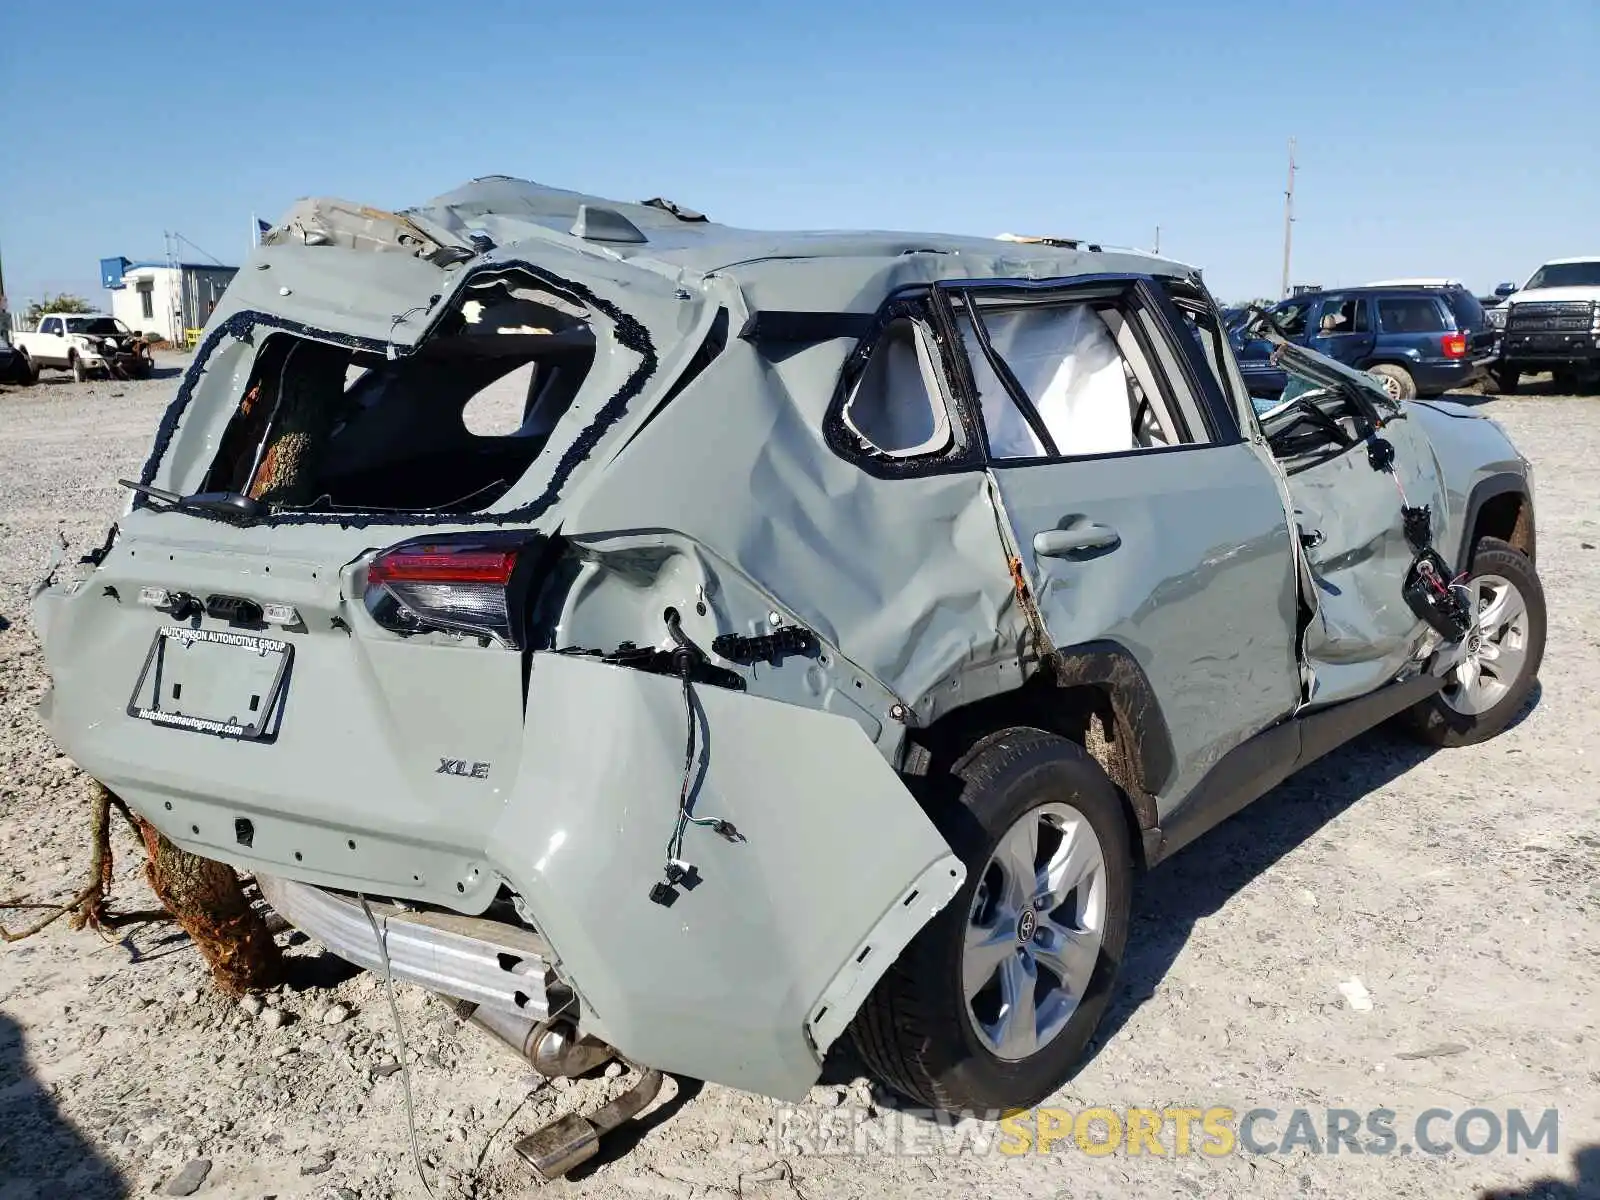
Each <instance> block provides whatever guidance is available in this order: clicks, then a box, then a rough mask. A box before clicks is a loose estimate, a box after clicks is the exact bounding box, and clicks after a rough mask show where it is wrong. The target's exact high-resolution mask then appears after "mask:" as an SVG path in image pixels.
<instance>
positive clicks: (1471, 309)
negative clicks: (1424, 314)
mask: <svg viewBox="0 0 1600 1200" xmlns="http://www.w3.org/2000/svg"><path fill="white" fill-rule="evenodd" d="M1445 301H1446V302H1447V303H1448V304H1449V305H1450V311H1451V312H1453V313H1454V314H1455V318H1456V328H1458V329H1461V330H1463V331H1468V332H1470V331H1474V330H1478V329H1482V328H1483V327H1484V326H1485V325H1486V324H1488V321H1489V318H1488V317H1486V316H1485V315H1484V312H1483V305H1481V304H1479V303H1478V298H1477V297H1476V296H1474V295H1473V294H1472V293H1471V292H1469V291H1466V290H1464V289H1462V288H1454V289H1452V290H1450V291H1448V292H1446V293H1445Z"/></svg>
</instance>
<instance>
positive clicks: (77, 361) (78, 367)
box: [67, 354, 89, 383]
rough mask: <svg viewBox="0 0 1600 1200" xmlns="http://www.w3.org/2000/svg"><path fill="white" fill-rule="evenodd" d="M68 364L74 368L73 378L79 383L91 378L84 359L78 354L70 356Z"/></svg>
mask: <svg viewBox="0 0 1600 1200" xmlns="http://www.w3.org/2000/svg"><path fill="white" fill-rule="evenodd" d="M67 364H68V365H69V366H70V367H71V368H72V377H73V378H74V379H76V380H77V381H78V382H79V383H82V382H83V381H84V380H86V379H88V378H89V372H88V371H87V370H85V369H84V366H83V359H81V358H79V357H78V356H77V355H76V354H72V355H68V357H67Z"/></svg>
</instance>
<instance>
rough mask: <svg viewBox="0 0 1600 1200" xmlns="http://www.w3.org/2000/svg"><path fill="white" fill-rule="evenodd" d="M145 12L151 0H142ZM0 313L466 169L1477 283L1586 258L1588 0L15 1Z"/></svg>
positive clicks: (1598, 34) (10, 13) (1242, 270)
mask: <svg viewBox="0 0 1600 1200" xmlns="http://www.w3.org/2000/svg"><path fill="white" fill-rule="evenodd" d="M141 9H142V11H141ZM0 121H3V125H0V128H3V129H4V131H5V137H4V152H3V153H0V256H3V257H0V261H3V264H4V271H5V282H6V290H7V292H8V293H9V297H10V301H11V306H12V307H13V309H20V308H21V307H22V306H23V305H22V303H21V301H24V300H26V299H28V298H36V297H37V296H38V295H39V294H41V293H43V292H45V291H51V292H55V291H61V290H67V291H72V292H76V293H78V294H80V295H84V296H87V297H88V298H90V299H91V300H96V301H99V302H100V303H105V302H106V301H107V293H104V292H102V291H100V290H99V286H98V274H97V268H98V261H99V260H100V259H101V258H103V257H110V256H114V255H125V256H127V257H128V258H131V259H135V260H137V259H160V258H162V257H163V256H164V245H163V233H164V232H165V231H169V230H171V231H176V232H178V233H181V234H182V235H183V236H184V237H185V238H186V239H188V240H189V242H190V243H191V244H192V246H193V247H198V250H196V249H191V248H186V249H185V255H186V257H188V258H191V259H194V260H196V261H206V260H207V256H208V255H209V256H214V257H216V258H220V259H221V260H223V261H225V262H227V263H229V264H236V263H238V262H240V261H241V260H242V259H243V258H244V257H245V255H246V254H248V252H249V247H250V232H251V214H252V213H259V214H260V215H262V216H263V217H265V218H267V219H269V220H272V219H276V218H277V217H278V216H280V215H281V214H282V213H283V212H284V211H285V210H286V209H287V208H288V206H289V205H290V204H291V203H292V202H293V201H294V200H295V199H296V198H297V197H301V196H307V195H334V196H340V197H344V198H346V199H352V200H357V201H360V202H363V203H369V204H374V205H377V206H379V207H384V208H403V207H406V206H408V205H412V204H417V203H420V202H423V201H425V200H427V199H428V198H430V197H432V196H435V195H438V194H440V193H442V192H445V191H447V190H449V189H450V188H452V187H454V186H456V185H457V184H459V183H462V182H465V181H466V180H467V179H470V178H472V177H474V176H479V175H488V174H507V175H516V176H521V177H524V178H528V179H534V180H537V181H539V182H542V183H548V184H553V185H556V186H561V187H568V188H573V189H576V190H580V191H586V192H591V193H597V194H600V195H606V196H612V197H615V198H618V199H632V200H637V199H643V198H645V197H648V196H657V195H661V196H666V197H668V198H670V199H673V200H675V201H677V202H679V203H681V204H684V205H686V206H689V207H691V208H696V209H699V210H700V211H702V212H705V213H708V214H709V215H711V216H712V217H713V219H715V220H719V221H724V222H727V223H729V224H734V225H743V226H749V227H757V228H763V227H764V228H881V229H910V230H919V231H939V232H951V233H970V234H980V235H993V234H998V233H1001V232H1019V233H1043V234H1055V235H1063V236H1074V237H1084V238H1089V239H1092V240H1098V241H1102V242H1104V243H1107V244H1116V245H1124V246H1136V247H1141V248H1149V247H1151V246H1152V244H1153V243H1154V241H1155V238H1156V229H1157V226H1159V227H1160V247H1161V250H1162V251H1163V252H1164V253H1166V254H1169V255H1171V256H1173V257H1175V258H1179V259H1182V260H1184V261H1186V262H1189V263H1193V264H1195V265H1197V266H1199V267H1201V268H1202V269H1203V270H1204V271H1205V276H1206V279H1207V281H1208V282H1209V284H1210V286H1211V289H1212V291H1213V292H1214V293H1216V294H1217V295H1218V297H1219V298H1220V299H1222V300H1224V301H1227V300H1239V299H1246V298H1249V297H1254V296H1263V295H1276V294H1277V293H1278V290H1279V284H1280V275H1281V271H1282V254H1283V192H1284V186H1285V182H1286V175H1287V157H1288V155H1287V151H1288V140H1289V138H1290V137H1294V138H1296V139H1297V142H1298V153H1297V159H1298V163H1299V175H1298V179H1297V184H1296V191H1295V209H1296V223H1295V227H1294V260H1293V277H1294V279H1295V280H1296V281H1297V282H1315V283H1321V284H1324V285H1327V286H1335V285H1341V284H1353V283H1361V282H1364V281H1368V280H1371V279H1375V278H1388V277H1396V276H1413V275H1419V276H1446V277H1451V278H1457V279H1461V280H1463V281H1465V282H1466V283H1467V284H1468V285H1469V286H1471V287H1473V288H1474V289H1475V290H1477V291H1479V292H1480V293H1482V292H1487V291H1488V290H1489V289H1491V288H1492V287H1493V286H1494V285H1495V284H1497V283H1499V282H1500V281H1502V280H1513V279H1514V280H1521V279H1524V278H1526V277H1527V275H1529V274H1530V273H1531V272H1532V271H1533V269H1534V268H1535V267H1537V266H1538V265H1539V263H1540V262H1541V261H1543V260H1544V259H1546V258H1550V257H1555V256H1563V255H1574V254H1585V253H1596V254H1600V228H1597V225H1600V137H1597V136H1596V132H1597V127H1600V0H1492V2H1480V0H1455V2H1453V3H1442V2H1437V0H1406V2H1403V3H1401V2H1397V0H1337V2H1333V3H1320V4H1305V3H1298V2H1284V0H1278V2H1277V3H1264V2H1261V0H1256V2H1254V3H1242V2H1237V0H1189V2H1187V3H1177V2H1169V0H1152V2H1148V3H1140V2H1139V0H1113V2H1110V3H1104V4H1095V5H1090V4H1084V3H1061V2H1059V0H1057V2H1055V3H1045V2H1042V0H1035V2H1034V3H1029V4H1019V3H1011V2H1009V0H967V2H965V3H955V2H953V0H917V2H913V3H901V2H900V0H876V2H874V0H855V2H854V3H848V4H832V3H824V2H823V0H812V2H810V3H800V4H797V3H767V2H766V0H742V2H740V3H736V4H735V3H727V4H724V3H720V2H719V3H712V2H702V3H699V4H667V3H661V2H659V0H657V2H655V3H636V2H635V0H610V2H609V3H606V4H597V3H594V2H593V0H589V2H588V3H582V2H568V3H562V4H553V3H548V2H545V0H526V2H523V3H518V2H516V0H472V2H471V3H462V4H456V5H449V4H444V5H441V4H437V3H433V4H428V5H422V4H417V3H414V2H413V0H384V2H382V3H376V2H372V0H323V2H322V3H318V4H310V3H303V2H301V0H282V2H280V3H276V4H273V5H266V6H262V5H242V4H231V3H230V4H218V5H184V6H178V7H176V8H173V9H162V8H160V7H159V6H158V7H156V8H147V7H144V6H134V5H129V4H126V3H125V2H124V0H75V2H74V3H73V4H72V5H71V6H70V7H69V8H68V9H63V8H61V7H60V6H58V5H51V4H21V3H13V4H8V5H7V6H6V17H5V20H4V21H0Z"/></svg>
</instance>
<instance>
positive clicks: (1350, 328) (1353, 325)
mask: <svg viewBox="0 0 1600 1200" xmlns="http://www.w3.org/2000/svg"><path fill="white" fill-rule="evenodd" d="M1305 344H1306V345H1307V346H1309V347H1310V348H1311V349H1313V350H1315V351H1317V352H1318V353H1319V354H1326V355H1327V356H1328V357H1329V358H1332V359H1335V360H1337V361H1339V362H1342V363H1344V364H1346V365H1347V366H1352V367H1359V366H1361V365H1362V364H1364V363H1366V362H1367V361H1368V360H1370V359H1371V357H1372V350H1373V347H1374V346H1375V345H1376V344H1377V334H1376V332H1375V329H1374V324H1373V320H1372V302H1371V301H1370V300H1369V299H1368V298H1367V297H1365V296H1325V297H1324V298H1323V299H1322V301H1321V302H1320V303H1319V304H1318V305H1317V306H1316V309H1315V311H1314V312H1313V313H1312V317H1311V320H1310V321H1309V322H1308V324H1307V330H1306V339H1305Z"/></svg>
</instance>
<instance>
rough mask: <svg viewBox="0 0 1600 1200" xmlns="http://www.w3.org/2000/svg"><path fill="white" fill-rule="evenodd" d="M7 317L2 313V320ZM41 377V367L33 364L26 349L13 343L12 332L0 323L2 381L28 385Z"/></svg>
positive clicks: (22, 385)
mask: <svg viewBox="0 0 1600 1200" xmlns="http://www.w3.org/2000/svg"><path fill="white" fill-rule="evenodd" d="M4 318H5V314H4V313H0V321H3V320H4ZM38 378H39V368H38V367H36V366H34V365H33V360H32V359H31V358H29V357H28V352H27V351H26V350H23V349H20V348H19V347H16V346H13V345H12V344H11V334H10V333H9V332H7V331H6V329H5V328H4V326H3V325H0V383H15V384H18V385H19V386H21V387H28V386H30V385H31V384H33V383H34V382H35V381H37V380H38Z"/></svg>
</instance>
